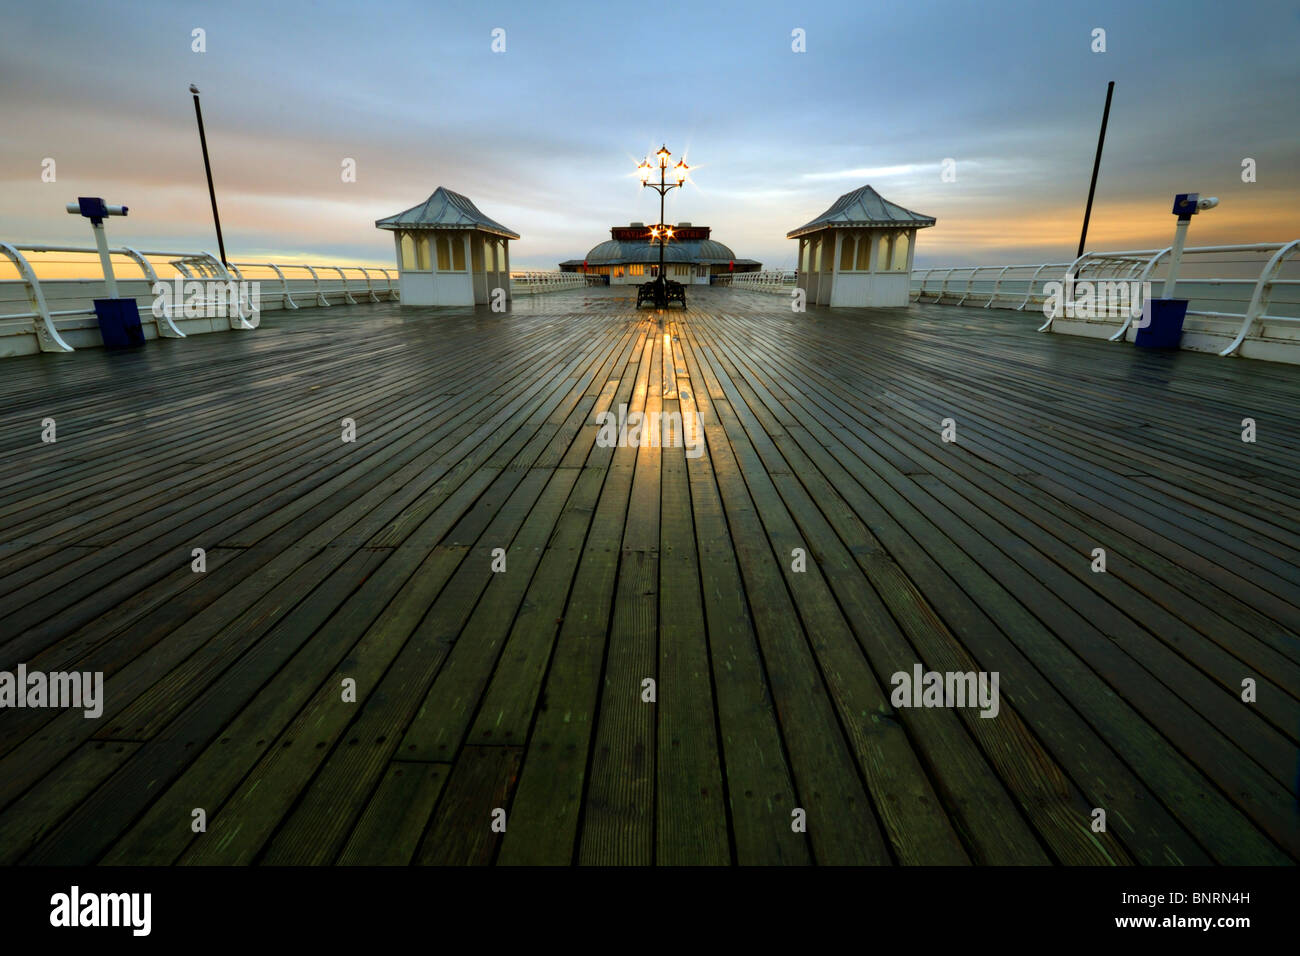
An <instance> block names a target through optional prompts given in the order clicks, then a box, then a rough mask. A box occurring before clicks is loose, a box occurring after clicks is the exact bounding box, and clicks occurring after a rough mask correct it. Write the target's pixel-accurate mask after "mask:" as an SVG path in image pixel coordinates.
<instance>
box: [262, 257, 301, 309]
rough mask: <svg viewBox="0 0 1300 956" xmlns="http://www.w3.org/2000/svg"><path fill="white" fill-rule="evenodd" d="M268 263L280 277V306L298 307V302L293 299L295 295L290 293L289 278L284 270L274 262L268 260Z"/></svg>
mask: <svg viewBox="0 0 1300 956" xmlns="http://www.w3.org/2000/svg"><path fill="white" fill-rule="evenodd" d="M267 265H268V266H270V267H271V268H272V269H274V270H275V274H276V275H278V276H279V277H280V308H282V309H296V308H298V303H297V302H295V301H293V296H292V295H290V294H289V280H288V279H286V278H285V277H284V272H283V271H282V270H281V269H280V267H279V266H277V265H276V264H275V263H274V262H268V263H267Z"/></svg>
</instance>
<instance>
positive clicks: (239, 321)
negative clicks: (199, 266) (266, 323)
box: [200, 252, 261, 330]
mask: <svg viewBox="0 0 1300 956" xmlns="http://www.w3.org/2000/svg"><path fill="white" fill-rule="evenodd" d="M200 255H202V256H203V261H205V262H206V263H207V264H208V268H209V269H211V270H212V273H213V274H214V275H215V276H216V277H217V279H219V280H220V281H222V282H226V283H233V282H234V281H235V280H234V279H233V278H232V277H231V275H230V273H229V272H228V271H227V269H226V267H225V264H224V263H222V261H221V260H220V259H218V258H217V257H216V256H214V255H213V254H212V253H210V252H204V253H200ZM204 298H205V299H206V298H207V297H206V296H204ZM248 305H249V308H250V309H252V306H253V304H252V303H251V302H250V303H249V304H248ZM258 307H259V308H260V307H261V303H260V302H259V303H258ZM226 320H227V321H228V322H229V323H230V327H231V328H232V329H244V330H247V329H255V328H257V326H256V325H253V324H252V323H251V322H249V321H248V320H247V319H245V318H244V309H243V303H242V302H241V301H240V297H239V295H238V294H236V295H235V314H234V315H231V314H230V303H229V302H227V303H226Z"/></svg>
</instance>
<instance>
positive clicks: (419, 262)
mask: <svg viewBox="0 0 1300 956" xmlns="http://www.w3.org/2000/svg"><path fill="white" fill-rule="evenodd" d="M415 267H416V268H417V269H419V270H421V271H422V272H428V271H429V237H428V236H418V237H417V238H416V240H415Z"/></svg>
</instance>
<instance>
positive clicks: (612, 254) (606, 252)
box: [584, 239, 748, 266]
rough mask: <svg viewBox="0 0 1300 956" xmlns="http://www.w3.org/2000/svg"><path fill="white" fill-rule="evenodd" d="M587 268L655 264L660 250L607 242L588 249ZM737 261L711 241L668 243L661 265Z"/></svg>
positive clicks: (647, 245) (650, 245)
mask: <svg viewBox="0 0 1300 956" xmlns="http://www.w3.org/2000/svg"><path fill="white" fill-rule="evenodd" d="M584 261H585V262H586V263H587V264H588V265H592V266H605V265H623V264H626V263H629V262H658V261H659V247H658V246H657V245H655V244H653V243H650V242H621V241H619V240H618V239H606V240H605V241H604V242H601V243H597V244H596V245H594V246H592V247H591V251H590V252H588V253H587V257H586V259H585V260H584ZM739 261H748V260H738V259H736V254H735V253H734V252H732V251H731V249H730V248H728V247H727V246H724V245H723V244H722V243H720V242H718V241H716V240H714V239H685V240H682V241H680V242H669V243H668V245H667V246H666V247H665V248H664V262H693V263H698V264H700V265H725V264H726V263H729V262H739Z"/></svg>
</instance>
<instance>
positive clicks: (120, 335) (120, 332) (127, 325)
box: [67, 196, 144, 348]
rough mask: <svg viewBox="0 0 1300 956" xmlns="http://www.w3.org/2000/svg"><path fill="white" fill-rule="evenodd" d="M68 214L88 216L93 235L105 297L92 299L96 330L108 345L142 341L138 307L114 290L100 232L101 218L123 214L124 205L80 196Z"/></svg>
mask: <svg viewBox="0 0 1300 956" xmlns="http://www.w3.org/2000/svg"><path fill="white" fill-rule="evenodd" d="M67 209H68V212H69V213H71V214H72V215H74V216H76V215H81V216H84V217H85V218H87V219H89V220H90V230H91V232H92V233H94V235H95V248H96V249H97V250H98V251H99V263H100V265H101V266H102V267H103V270H104V286H105V288H106V289H107V291H108V298H107V299H96V300H95V318H96V319H98V320H99V334H100V335H101V336H102V337H103V339H104V345H105V346H106V347H108V348H122V347H124V346H128V345H143V344H144V330H143V329H142V328H141V327H140V308H139V306H138V305H137V304H136V301H135V299H123V298H121V297H120V296H119V295H118V294H117V279H116V277H115V276H114V275H113V261H112V259H111V258H110V256H109V254H108V238H107V237H106V236H105V235H104V220H105V219H107V218H108V217H109V216H125V215H126V214H127V207H126V206H110V205H109V204H108V203H106V202H104V200H102V199H99V198H98V197H94V196H81V197H79V198H78V199H77V201H76V202H70V203H68V205H67Z"/></svg>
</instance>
